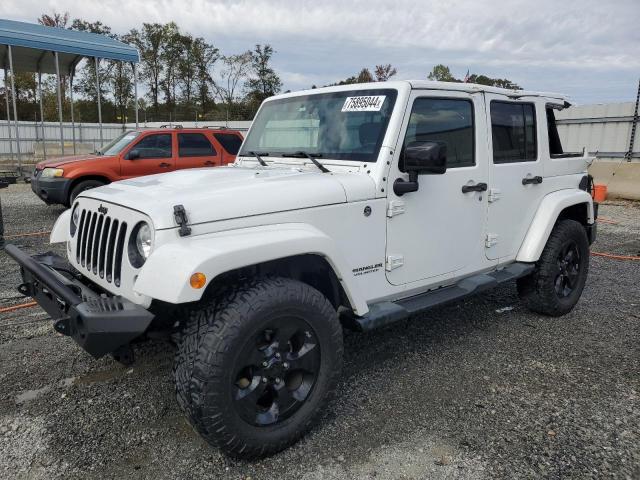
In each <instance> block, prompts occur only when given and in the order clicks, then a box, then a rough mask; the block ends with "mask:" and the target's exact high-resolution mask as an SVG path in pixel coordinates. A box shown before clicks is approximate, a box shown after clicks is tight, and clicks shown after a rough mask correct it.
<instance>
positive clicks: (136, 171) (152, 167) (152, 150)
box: [121, 132, 175, 178]
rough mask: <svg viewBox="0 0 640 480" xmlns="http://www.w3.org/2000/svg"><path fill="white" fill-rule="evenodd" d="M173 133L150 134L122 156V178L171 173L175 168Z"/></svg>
mask: <svg viewBox="0 0 640 480" xmlns="http://www.w3.org/2000/svg"><path fill="white" fill-rule="evenodd" d="M173 144H174V141H173V133H171V132H168V133H148V134H145V135H144V136H142V137H141V138H140V139H139V140H138V141H137V142H136V143H134V144H133V145H131V146H130V147H129V148H128V149H127V151H126V152H124V154H123V156H122V162H121V171H122V177H124V178H131V177H139V176H141V175H152V174H154V173H164V172H170V171H171V170H173V169H174V167H175V157H174V152H173Z"/></svg>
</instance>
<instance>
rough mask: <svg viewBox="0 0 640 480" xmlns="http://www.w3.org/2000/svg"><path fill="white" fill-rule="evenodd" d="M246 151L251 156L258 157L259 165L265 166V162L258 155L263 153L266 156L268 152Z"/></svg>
mask: <svg viewBox="0 0 640 480" xmlns="http://www.w3.org/2000/svg"><path fill="white" fill-rule="evenodd" d="M247 153H248V154H249V155H250V156H252V157H256V158H257V159H258V162H260V165H262V166H263V167H266V166H267V162H265V161H264V160H263V159H262V157H261V156H260V155H264V156H265V157H266V156H268V155H269V154H268V153H256V152H247ZM243 155H244V154H243Z"/></svg>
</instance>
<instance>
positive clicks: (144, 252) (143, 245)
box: [136, 223, 151, 260]
mask: <svg viewBox="0 0 640 480" xmlns="http://www.w3.org/2000/svg"><path fill="white" fill-rule="evenodd" d="M136 248H137V249H138V253H139V254H140V256H141V257H142V258H144V259H145V260H146V259H147V258H149V254H150V253H151V228H150V227H149V225H148V224H146V223H141V224H140V227H139V228H138V234H137V235H136Z"/></svg>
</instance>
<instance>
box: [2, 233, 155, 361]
mask: <svg viewBox="0 0 640 480" xmlns="http://www.w3.org/2000/svg"><path fill="white" fill-rule="evenodd" d="M5 251H6V252H7V253H8V254H9V256H11V257H12V258H13V259H14V260H15V261H16V262H17V263H18V264H19V265H20V269H21V273H22V279H23V281H24V283H22V284H21V285H20V286H19V287H18V291H19V292H20V293H22V294H23V295H26V296H30V297H33V299H34V300H35V301H36V302H38V304H39V305H40V306H41V307H42V308H43V309H44V310H45V311H46V312H47V313H48V314H49V315H51V318H52V319H53V320H54V321H55V324H54V328H55V329H56V331H58V332H59V333H62V334H64V335H68V336H70V337H72V338H73V339H74V340H75V341H76V342H77V343H78V344H79V345H80V346H81V347H82V348H83V349H84V350H86V351H87V352H88V353H90V354H91V355H93V356H94V357H95V358H100V357H101V356H103V355H106V354H107V353H110V352H113V351H115V350H116V349H117V348H118V347H121V346H123V345H126V344H128V343H129V342H131V341H132V340H133V339H134V338H136V337H138V336H140V335H141V334H142V333H144V332H145V331H146V330H147V328H148V327H149V325H150V324H151V321H152V320H153V314H152V313H150V312H149V311H147V310H145V309H144V308H142V307H141V306H140V305H137V304H135V303H133V302H131V301H129V300H127V299H125V298H123V297H120V296H109V295H107V294H100V293H97V292H96V291H95V290H93V289H92V288H90V287H89V285H88V284H85V283H83V282H82V281H80V280H79V279H78V278H77V277H76V276H74V274H73V273H72V272H71V270H70V267H69V266H68V264H67V263H66V261H65V260H64V259H63V258H62V257H59V256H57V255H55V254H53V253H47V254H44V255H36V256H33V257H30V256H29V255H27V254H26V253H24V252H23V251H22V250H20V249H19V248H18V247H16V246H15V245H7V246H6V247H5Z"/></svg>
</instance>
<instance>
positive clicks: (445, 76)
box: [427, 64, 460, 82]
mask: <svg viewBox="0 0 640 480" xmlns="http://www.w3.org/2000/svg"><path fill="white" fill-rule="evenodd" d="M427 78H428V79H429V80H437V81H439V82H459V81H460V80H457V79H456V78H455V77H454V76H453V75H452V74H451V70H449V67H447V66H446V65H442V64H438V65H436V66H435V67H433V70H431V73H429V75H428V76H427Z"/></svg>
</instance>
